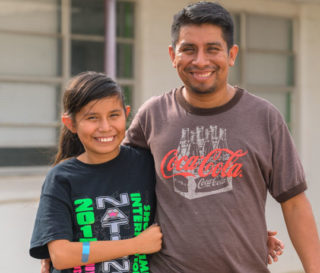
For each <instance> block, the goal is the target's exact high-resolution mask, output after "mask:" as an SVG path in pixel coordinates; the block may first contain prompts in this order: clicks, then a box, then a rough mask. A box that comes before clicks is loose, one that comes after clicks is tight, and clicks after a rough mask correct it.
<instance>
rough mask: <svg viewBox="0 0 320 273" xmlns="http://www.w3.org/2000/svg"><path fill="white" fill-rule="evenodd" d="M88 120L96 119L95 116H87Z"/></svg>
mask: <svg viewBox="0 0 320 273" xmlns="http://www.w3.org/2000/svg"><path fill="white" fill-rule="evenodd" d="M87 119H88V120H95V119H97V118H96V117H95V116H89V117H88V118H87Z"/></svg>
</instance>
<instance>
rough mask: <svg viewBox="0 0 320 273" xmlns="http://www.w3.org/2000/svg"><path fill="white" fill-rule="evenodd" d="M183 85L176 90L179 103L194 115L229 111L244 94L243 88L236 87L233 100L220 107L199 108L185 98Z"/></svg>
mask: <svg viewBox="0 0 320 273" xmlns="http://www.w3.org/2000/svg"><path fill="white" fill-rule="evenodd" d="M182 88H183V86H182V87H180V88H178V89H176V92H175V97H176V99H177V101H178V103H179V104H180V105H181V106H182V107H183V108H184V109H185V110H186V111H187V112H189V113H191V114H194V115H199V116H209V115H216V114H220V113H222V112H225V111H228V110H229V109H231V108H232V107H233V106H235V105H236V104H237V103H238V102H239V100H240V99H241V97H242V95H243V89H242V88H239V87H237V86H236V87H235V89H236V93H235V95H234V96H233V97H232V99H231V100H229V101H228V102H227V103H226V104H224V105H221V106H218V107H213V108H199V107H194V106H192V105H191V104H190V103H188V102H187V101H186V100H185V98H184V97H183V95H182Z"/></svg>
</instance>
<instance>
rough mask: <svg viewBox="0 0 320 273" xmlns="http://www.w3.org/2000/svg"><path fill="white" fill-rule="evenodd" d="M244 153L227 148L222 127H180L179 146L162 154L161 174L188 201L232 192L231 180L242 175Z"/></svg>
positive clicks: (224, 131) (225, 135) (225, 136)
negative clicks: (170, 181) (241, 159)
mask: <svg viewBox="0 0 320 273" xmlns="http://www.w3.org/2000/svg"><path fill="white" fill-rule="evenodd" d="M246 154H247V152H244V151H242V150H241V149H240V150H237V151H232V150H230V149H229V148H228V142H227V129H225V128H219V127H218V126H217V125H210V126H209V127H208V128H204V126H197V127H196V128H194V129H190V128H182V131H181V138H180V141H179V144H178V147H177V148H176V149H173V150H171V151H169V152H168V153H167V154H166V155H165V157H164V158H163V160H162V163H161V172H162V175H163V177H164V178H166V179H169V178H172V180H173V185H174V190H175V192H177V193H178V194H180V195H182V196H184V197H185V198H187V199H195V198H200V197H204V196H208V195H212V194H218V193H221V192H226V191H230V190H232V179H233V178H234V177H238V176H239V177H241V176H242V164H241V163H239V162H238V159H239V158H241V157H243V156H244V155H246Z"/></svg>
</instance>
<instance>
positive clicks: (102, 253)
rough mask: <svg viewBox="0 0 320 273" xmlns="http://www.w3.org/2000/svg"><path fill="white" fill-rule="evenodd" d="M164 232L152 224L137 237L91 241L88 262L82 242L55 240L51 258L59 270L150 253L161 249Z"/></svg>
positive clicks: (50, 251)
mask: <svg viewBox="0 0 320 273" xmlns="http://www.w3.org/2000/svg"><path fill="white" fill-rule="evenodd" d="M161 244H162V233H161V231H160V227H159V226H158V225H152V226H150V227H149V228H147V229H146V230H145V231H143V232H142V233H140V234H139V235H138V236H137V237H134V238H131V239H126V240H118V241H96V242H90V253H89V259H88V261H87V262H85V263H84V262H82V261H81V257H82V243H80V242H70V241H68V240H55V241H51V242H50V243H48V249H49V253H50V258H51V260H52V264H53V266H54V268H56V269H58V270H62V269H67V268H72V267H76V266H82V265H85V264H95V263H99V262H103V261H108V260H113V259H116V258H121V257H124V256H127V255H133V254H142V253H144V254H150V253H154V252H158V251H159V250H160V249H161Z"/></svg>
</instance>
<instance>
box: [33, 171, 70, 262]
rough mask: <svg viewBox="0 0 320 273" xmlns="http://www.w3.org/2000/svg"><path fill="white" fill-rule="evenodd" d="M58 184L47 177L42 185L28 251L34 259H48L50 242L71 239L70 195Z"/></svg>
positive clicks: (58, 182)
mask: <svg viewBox="0 0 320 273" xmlns="http://www.w3.org/2000/svg"><path fill="white" fill-rule="evenodd" d="M60 182H61V181H57V178H56V177H55V176H52V175H49V176H48V177H47V178H46V180H45V183H44V185H43V188H42V193H41V197H40V202H39V207H38V211H37V216H36V220H35V224H34V229H33V234H32V238H31V244H30V250H29V252H30V255H31V256H32V257H34V258H38V259H44V258H49V251H48V246H47V244H48V243H49V242H51V241H54V240H59V239H66V240H69V241H72V239H73V231H72V213H71V209H72V208H71V202H69V200H70V197H69V196H70V194H69V193H68V187H67V186H66V183H65V185H64V184H63V183H60Z"/></svg>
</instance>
